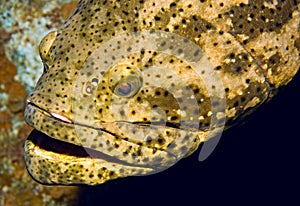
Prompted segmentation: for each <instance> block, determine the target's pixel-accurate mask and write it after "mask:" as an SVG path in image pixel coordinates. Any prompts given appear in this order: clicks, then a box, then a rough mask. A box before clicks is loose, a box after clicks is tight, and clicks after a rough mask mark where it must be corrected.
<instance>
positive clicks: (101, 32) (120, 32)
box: [25, 0, 300, 185]
mask: <svg viewBox="0 0 300 206" xmlns="http://www.w3.org/2000/svg"><path fill="white" fill-rule="evenodd" d="M299 11H300V3H299V1H292V0H290V1H244V0H236V1H225V0H224V1H196V0H178V1H174V0H164V1H154V0H145V1H135V0H128V1H115V0H112V1H106V0H105V1H104V0H103V1H96V0H89V1H88V0H81V1H79V3H78V7H77V9H76V10H75V11H74V13H73V14H72V15H71V16H70V17H69V18H68V19H67V20H66V22H65V23H64V24H63V25H62V26H61V28H60V29H59V30H58V31H54V32H51V33H50V34H48V35H47V36H45V37H44V39H43V40H42V41H41V43H40V47H39V49H40V56H41V59H42V61H43V63H44V73H43V75H42V76H41V78H40V79H39V81H38V83H37V85H36V88H35V90H34V91H33V92H32V93H31V94H30V95H29V97H28V104H27V107H26V111H25V120H26V122H27V123H28V124H29V125H31V126H33V127H34V128H35V129H36V130H38V131H40V132H37V131H34V132H33V133H32V134H31V136H30V137H29V138H28V139H27V140H26V142H25V162H26V165H27V169H28V171H29V173H30V174H31V175H32V177H33V178H34V179H36V180H37V181H39V182H41V183H46V184H89V185H95V184H101V183H104V182H105V181H107V180H111V179H116V178H119V177H126V176H133V175H146V174H153V173H156V172H159V171H162V170H164V169H166V168H168V167H170V166H172V165H174V164H175V163H176V162H177V161H179V160H180V159H182V158H183V157H186V156H188V155H189V154H191V153H193V152H194V151H195V150H196V149H197V148H198V146H199V144H200V143H201V142H205V141H207V140H208V139H210V138H212V137H214V136H218V135H220V131H222V130H223V129H224V125H225V128H228V127H230V126H231V125H233V124H235V123H237V122H238V120H240V119H241V118H244V117H245V116H247V115H248V114H249V113H250V112H251V111H254V110H255V108H257V107H259V106H260V105H261V104H263V103H265V102H267V101H268V100H269V99H270V98H271V97H272V96H273V95H274V94H275V93H276V91H277V89H278V88H279V87H281V86H283V85H286V84H287V83H288V82H290V81H291V79H292V78H293V76H294V75H295V74H296V73H297V71H298V69H299V63H300V59H299V51H300V38H299V31H300V29H299V25H300V12H299Z"/></svg>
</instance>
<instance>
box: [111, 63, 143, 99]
mask: <svg viewBox="0 0 300 206" xmlns="http://www.w3.org/2000/svg"><path fill="white" fill-rule="evenodd" d="M108 78H109V80H108V82H109V87H110V89H111V91H112V92H113V93H114V94H115V95H117V96H120V97H132V96H134V95H135V94H136V93H138V91H139V90H140V89H141V87H142V84H143V79H142V75H141V73H140V71H139V69H138V68H135V67H132V66H128V65H122V64H121V65H116V66H114V67H113V68H111V70H110V71H109V75H108Z"/></svg>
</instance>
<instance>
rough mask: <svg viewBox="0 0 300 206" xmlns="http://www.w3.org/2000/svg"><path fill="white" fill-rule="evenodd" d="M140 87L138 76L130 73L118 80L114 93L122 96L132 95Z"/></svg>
mask: <svg viewBox="0 0 300 206" xmlns="http://www.w3.org/2000/svg"><path fill="white" fill-rule="evenodd" d="M140 88H141V81H140V79H139V78H138V77H137V76H133V75H129V76H127V77H125V78H124V79H121V80H120V81H119V82H118V84H117V85H116V86H115V89H114V93H115V94H116V95H118V96H121V97H132V96H134V95H135V94H136V93H137V92H138V91H139V90H140Z"/></svg>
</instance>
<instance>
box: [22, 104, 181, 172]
mask: <svg viewBox="0 0 300 206" xmlns="http://www.w3.org/2000/svg"><path fill="white" fill-rule="evenodd" d="M26 109H29V110H33V111H34V112H37V113H39V114H41V115H42V116H44V117H46V118H47V119H48V120H49V121H51V122H52V123H56V124H59V125H61V126H62V127H63V126H69V127H74V126H79V127H82V128H90V129H93V130H95V131H99V132H103V133H106V134H108V135H110V136H113V137H115V138H116V139H122V140H124V141H127V142H130V143H133V144H137V145H140V144H139V142H138V141H134V140H132V139H129V138H127V137H123V136H120V135H119V134H117V133H115V132H113V131H109V130H108V129H105V128H95V127H93V126H89V125H85V124H80V123H76V122H73V121H72V120H70V119H69V118H67V117H64V116H62V115H60V114H56V113H52V112H49V111H47V110H45V109H43V108H41V107H40V106H38V105H36V104H35V103H32V102H30V101H28V102H27V106H26ZM28 116H29V115H28V114H27V115H26V111H25V121H26V122H27V124H29V125H31V126H32V127H34V130H33V131H32V133H31V134H30V135H29V136H28V138H27V141H31V142H32V143H33V144H34V145H35V146H36V147H37V148H38V149H41V150H45V151H50V152H53V153H55V154H58V155H59V154H61V155H68V156H74V157H79V158H86V157H90V158H96V159H104V160H106V161H110V162H116V163H119V164H125V165H127V163H126V162H125V161H122V160H119V159H118V158H114V157H112V156H110V155H107V154H105V153H102V152H101V151H99V150H96V149H92V148H90V147H87V146H85V145H82V144H81V143H79V144H75V143H70V142H67V141H65V140H62V139H59V138H57V137H54V136H52V135H50V134H48V133H47V132H44V131H43V130H42V129H40V128H37V127H36V126H35V123H34V122H32V121H31V120H30V117H28ZM120 122H121V121H120ZM122 123H130V124H133V125H138V126H140V127H149V126H152V125H154V126H161V125H162V124H163V123H160V122H122ZM103 124H111V123H103ZM163 125H164V126H166V127H170V128H174V129H180V130H181V128H180V124H177V123H165V124H163ZM147 147H148V148H152V147H151V146H149V145H147ZM155 149H156V150H161V149H159V148H155ZM171 155H172V156H173V154H171ZM130 165H131V164H130ZM131 166H132V165H131Z"/></svg>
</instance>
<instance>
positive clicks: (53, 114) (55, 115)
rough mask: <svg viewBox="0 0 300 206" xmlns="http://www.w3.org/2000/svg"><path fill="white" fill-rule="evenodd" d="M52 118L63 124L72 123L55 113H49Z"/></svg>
mask: <svg viewBox="0 0 300 206" xmlns="http://www.w3.org/2000/svg"><path fill="white" fill-rule="evenodd" d="M50 114H51V115H52V116H53V117H54V118H56V119H59V120H61V121H63V122H67V123H73V122H72V121H71V120H69V119H68V118H66V117H64V116H62V115H60V114H56V113H50Z"/></svg>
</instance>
